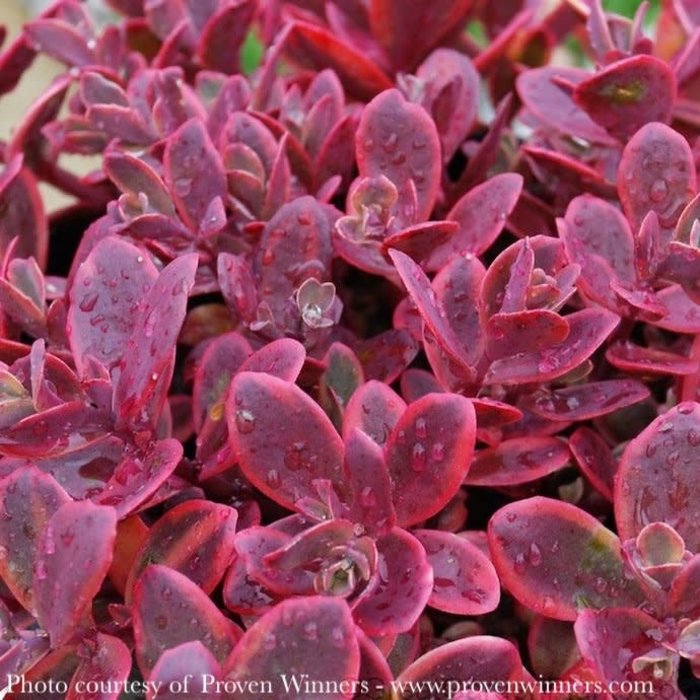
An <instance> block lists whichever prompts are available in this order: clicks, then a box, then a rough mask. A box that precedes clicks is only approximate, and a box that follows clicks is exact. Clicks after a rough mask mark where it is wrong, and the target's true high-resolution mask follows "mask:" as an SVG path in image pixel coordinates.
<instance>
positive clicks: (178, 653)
mask: <svg viewBox="0 0 700 700" xmlns="http://www.w3.org/2000/svg"><path fill="white" fill-rule="evenodd" d="M222 678H223V673H222V671H221V666H220V665H219V663H218V662H217V660H216V659H215V658H214V656H213V655H212V653H211V652H210V651H209V649H207V648H206V647H205V646H204V644H202V643H201V642H199V641H194V642H185V643H184V644H180V645H179V646H176V647H174V648H172V649H167V650H166V651H164V652H163V653H162V654H161V655H160V658H159V659H158V661H157V662H156V665H155V666H154V667H153V669H152V670H151V676H150V678H149V680H150V685H149V689H148V692H147V694H146V698H147V700H176V698H181V697H182V692H176V690H177V688H178V687H179V688H183V687H185V685H178V683H180V684H186V685H187V687H188V689H189V690H188V693H197V694H199V695H208V694H209V693H213V690H214V688H216V685H215V682H216V681H220V680H222ZM154 688H158V690H154Z"/></svg>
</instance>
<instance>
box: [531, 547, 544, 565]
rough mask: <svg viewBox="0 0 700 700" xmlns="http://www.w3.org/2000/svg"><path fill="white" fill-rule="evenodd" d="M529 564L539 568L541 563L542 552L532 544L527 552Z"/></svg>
mask: <svg viewBox="0 0 700 700" xmlns="http://www.w3.org/2000/svg"><path fill="white" fill-rule="evenodd" d="M528 554H529V559H530V564H532V565H533V566H539V565H540V564H541V563H542V550H541V549H540V548H539V547H538V546H537V545H536V544H535V543H534V542H533V543H532V544H531V545H530V551H529V553H528Z"/></svg>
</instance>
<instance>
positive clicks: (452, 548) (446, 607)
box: [414, 530, 501, 615]
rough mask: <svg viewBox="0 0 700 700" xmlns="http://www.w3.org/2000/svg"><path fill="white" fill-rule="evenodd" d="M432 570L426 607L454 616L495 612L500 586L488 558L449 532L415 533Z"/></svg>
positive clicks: (476, 548) (466, 541) (467, 542)
mask: <svg viewBox="0 0 700 700" xmlns="http://www.w3.org/2000/svg"><path fill="white" fill-rule="evenodd" d="M414 535H415V537H416V538H417V539H418V541H419V542H420V543H421V544H422V545H423V547H424V548H425V552H426V554H427V556H428V563H429V564H430V566H431V567H432V568H433V592H432V594H431V596H430V599H429V600H428V605H430V606H431V607H433V608H436V609H437V610H443V611H445V612H449V613H452V614H455V615H482V614H484V613H487V612H491V611H492V610H495V609H496V607H497V606H498V601H499V599H500V592H501V589H500V584H499V581H498V576H497V574H496V570H495V569H494V568H493V564H492V563H491V561H490V560H489V558H488V557H487V556H486V555H485V554H483V553H482V552H481V550H479V548H478V547H476V546H475V545H473V544H472V543H471V542H469V541H468V540H465V539H464V538H462V537H459V536H458V535H455V534H453V533H451V532H441V531H438V530H416V531H415V532H414Z"/></svg>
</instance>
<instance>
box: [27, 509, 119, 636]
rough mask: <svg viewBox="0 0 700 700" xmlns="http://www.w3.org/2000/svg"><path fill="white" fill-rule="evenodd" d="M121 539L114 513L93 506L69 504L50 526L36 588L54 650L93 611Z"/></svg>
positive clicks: (40, 551)
mask: <svg viewBox="0 0 700 700" xmlns="http://www.w3.org/2000/svg"><path fill="white" fill-rule="evenodd" d="M116 536H117V514H116V512H115V510H114V509H113V508H109V507H107V506H96V505H94V504H93V503H90V501H77V502H71V503H66V504H64V505H62V506H61V507H60V508H59V509H58V510H57V511H56V512H55V513H54V514H53V515H52V516H51V518H50V519H49V521H48V522H47V524H46V527H45V529H44V531H43V534H42V535H41V537H40V539H39V543H38V548H37V558H36V565H35V567H34V582H33V587H34V591H35V593H36V600H35V601H34V603H35V606H36V609H37V617H38V619H39V622H40V623H41V626H42V627H43V628H44V629H45V630H46V631H47V632H48V633H49V636H50V638H51V644H52V646H53V647H58V646H60V645H61V644H64V643H65V642H67V641H68V640H69V639H70V637H71V636H72V634H73V633H74V632H75V630H76V627H77V626H78V625H79V624H80V623H81V621H82V617H83V615H84V614H85V613H86V612H88V611H89V609H90V605H91V604H92V599H93V598H94V596H95V595H96V594H97V592H98V591H99V589H100V587H101V586H102V581H103V579H104V577H105V576H106V575H107V571H108V570H109V567H110V564H111V563H112V551H113V548H114V542H115V540H116Z"/></svg>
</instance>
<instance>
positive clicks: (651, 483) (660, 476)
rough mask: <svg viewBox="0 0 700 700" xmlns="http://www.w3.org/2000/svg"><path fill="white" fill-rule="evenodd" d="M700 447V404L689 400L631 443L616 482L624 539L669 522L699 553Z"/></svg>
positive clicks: (617, 511)
mask: <svg viewBox="0 0 700 700" xmlns="http://www.w3.org/2000/svg"><path fill="white" fill-rule="evenodd" d="M698 445H700V405H699V404H697V403H691V402H685V403H681V404H679V405H678V406H676V407H674V408H672V409H671V410H670V411H668V412H666V413H664V414H663V415H661V416H659V417H658V418H657V419H656V420H654V421H653V422H652V423H651V424H650V425H649V426H647V427H646V428H645V429H644V430H643V431H642V432H641V433H640V434H639V435H638V436H637V437H636V438H634V439H633V440H632V441H630V442H629V443H628V444H627V447H626V448H625V451H624V453H623V454H622V458H621V460H620V468H619V471H618V475H617V478H616V481H615V522H616V523H617V527H618V531H619V532H620V537H621V538H622V539H623V540H624V539H628V538H631V537H636V536H637V535H638V534H639V532H640V531H641V530H642V528H643V527H644V526H645V525H648V524H649V523H652V522H665V523H668V524H669V525H671V526H672V527H673V528H674V529H675V530H676V531H677V532H678V534H680V535H681V537H683V539H684V540H685V543H686V547H687V548H688V549H689V550H690V551H691V552H698V551H700V532H698V528H697V527H696V523H697V518H698V513H700V492H699V491H698V489H697V488H696V486H695V482H696V478H697V477H696V472H695V465H696V460H697V446H698ZM660 483H662V484H663V487H662V488H660V487H659V484H660Z"/></svg>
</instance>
